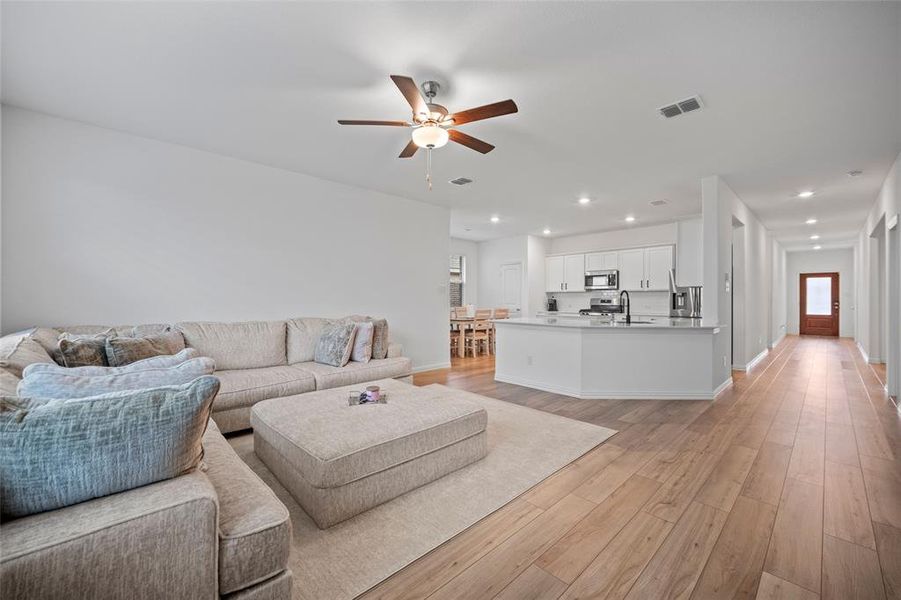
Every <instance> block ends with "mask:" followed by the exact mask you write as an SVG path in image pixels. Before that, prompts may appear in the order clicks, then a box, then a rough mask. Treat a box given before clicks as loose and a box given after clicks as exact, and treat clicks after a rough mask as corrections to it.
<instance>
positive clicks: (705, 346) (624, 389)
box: [494, 317, 732, 400]
mask: <svg viewBox="0 0 901 600" xmlns="http://www.w3.org/2000/svg"><path fill="white" fill-rule="evenodd" d="M494 326H495V329H496V332H497V352H496V354H497V357H496V362H495V379H496V380H497V381H501V382H505V383H513V384H517V385H522V386H526V387H530V388H535V389H539V390H544V391H548V392H554V393H558V394H564V395H566V396H573V397H576V398H590V399H594V398H596V399H606V398H622V399H649V398H661V399H687V400H688V399H690V400H711V399H713V398H715V397H716V395H717V394H719V393H720V392H721V391H722V390H724V389H725V388H727V387H728V386H729V385H730V384H731V383H732V374H731V369H730V368H729V367H728V366H727V365H728V358H727V357H728V355H729V345H730V337H729V335H728V329H727V328H726V327H724V326H722V325H720V324H718V323H710V322H707V321H704V320H701V319H671V318H668V317H653V318H650V317H641V318H639V317H633V318H632V323H631V324H626V323H625V322H624V321H623V320H622V318H621V317H620V318H617V319H615V320H613V319H610V318H589V317H531V318H519V319H503V320H497V321H495V322H494Z"/></svg>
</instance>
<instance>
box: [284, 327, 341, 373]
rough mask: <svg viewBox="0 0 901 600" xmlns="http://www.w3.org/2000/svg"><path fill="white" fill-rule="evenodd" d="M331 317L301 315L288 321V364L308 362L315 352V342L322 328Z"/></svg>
mask: <svg viewBox="0 0 901 600" xmlns="http://www.w3.org/2000/svg"><path fill="white" fill-rule="evenodd" d="M331 322H332V320H331V319H320V318H316V317H301V318H299V319H291V320H289V321H288V342H287V345H288V364H289V365H293V364H294V363H302V362H309V361H311V360H313V356H314V355H315V354H316V344H317V342H318V341H319V334H320V333H322V328H323V327H325V326H326V325H328V324H329V323H331Z"/></svg>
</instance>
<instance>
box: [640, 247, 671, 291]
mask: <svg viewBox="0 0 901 600" xmlns="http://www.w3.org/2000/svg"><path fill="white" fill-rule="evenodd" d="M644 256H645V268H644V289H645V290H650V291H661V290H662V291H668V290H669V271H670V269H672V268H673V247H672V246H659V247H657V248H647V249H645V255H644Z"/></svg>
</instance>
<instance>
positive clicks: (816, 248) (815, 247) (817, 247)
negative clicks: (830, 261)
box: [813, 246, 822, 250]
mask: <svg viewBox="0 0 901 600" xmlns="http://www.w3.org/2000/svg"><path fill="white" fill-rule="evenodd" d="M820 248H822V246H814V247H813V249H814V250H819V249H820Z"/></svg>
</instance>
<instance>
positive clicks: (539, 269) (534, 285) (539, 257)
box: [525, 235, 550, 316]
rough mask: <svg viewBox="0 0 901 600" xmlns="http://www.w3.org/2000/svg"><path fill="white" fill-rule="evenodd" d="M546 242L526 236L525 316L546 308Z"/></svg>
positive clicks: (542, 239)
mask: <svg viewBox="0 0 901 600" xmlns="http://www.w3.org/2000/svg"><path fill="white" fill-rule="evenodd" d="M549 245H550V244H548V240H546V239H544V238H539V237H535V236H534V235H530V236H528V239H527V240H526V253H527V258H526V261H527V270H528V272H527V273H526V277H527V278H528V281H529V289H528V301H527V304H526V306H527V309H528V310H527V311H525V314H527V315H529V316H534V315H535V313H536V312H538V311H539V310H544V309H545V308H547V304H546V299H547V294H546V292H545V290H547V269H545V257H546V256H547V249H548V246H549Z"/></svg>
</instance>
